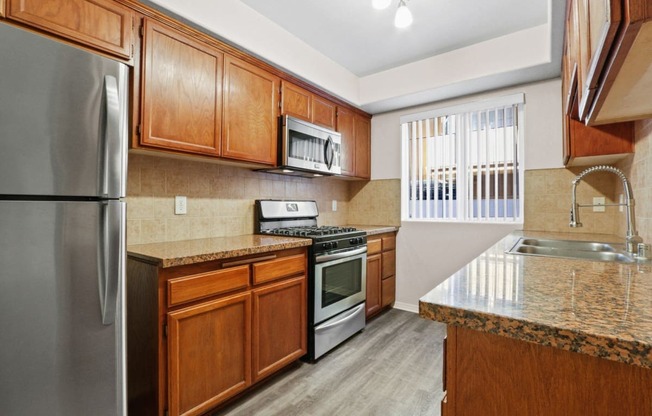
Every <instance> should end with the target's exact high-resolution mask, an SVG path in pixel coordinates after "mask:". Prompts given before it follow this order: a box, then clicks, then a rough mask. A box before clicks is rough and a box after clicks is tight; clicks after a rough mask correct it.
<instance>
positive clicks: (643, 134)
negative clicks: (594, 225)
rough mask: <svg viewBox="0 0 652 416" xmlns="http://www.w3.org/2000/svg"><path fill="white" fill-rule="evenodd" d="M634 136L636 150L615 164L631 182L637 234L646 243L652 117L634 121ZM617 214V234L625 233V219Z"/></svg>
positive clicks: (650, 239) (649, 238) (650, 220)
mask: <svg viewBox="0 0 652 416" xmlns="http://www.w3.org/2000/svg"><path fill="white" fill-rule="evenodd" d="M635 138H636V142H635V149H636V152H635V153H634V155H632V156H629V157H628V158H627V159H626V160H624V161H623V162H621V163H619V164H618V165H617V166H618V167H619V168H621V169H623V171H624V172H625V174H626V175H627V177H628V178H629V180H630V182H631V184H632V190H633V192H634V199H635V201H636V205H635V207H636V225H637V228H638V232H639V235H640V236H641V237H642V238H643V240H644V241H645V242H646V243H652V160H651V159H650V156H651V155H652V119H647V120H641V121H637V122H636V129H635ZM619 192H620V191H619ZM619 215H620V216H621V218H620V219H619V220H618V221H617V226H618V228H619V234H620V235H625V231H626V228H625V224H626V221H625V219H624V218H622V215H623V214H619Z"/></svg>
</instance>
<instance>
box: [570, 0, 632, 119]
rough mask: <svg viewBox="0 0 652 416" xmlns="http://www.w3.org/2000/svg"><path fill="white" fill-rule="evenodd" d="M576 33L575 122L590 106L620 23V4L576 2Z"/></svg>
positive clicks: (601, 0)
mask: <svg viewBox="0 0 652 416" xmlns="http://www.w3.org/2000/svg"><path fill="white" fill-rule="evenodd" d="M576 1H577V13H578V16H577V17H578V22H579V26H578V30H579V33H578V35H579V74H578V76H579V91H578V94H579V96H578V104H579V117H580V118H579V119H580V120H584V118H585V117H586V115H587V114H588V112H589V109H590V108H591V106H592V102H593V98H594V96H595V91H596V89H597V87H598V82H599V81H600V78H601V76H602V72H603V68H604V66H605V62H606V61H607V57H608V56H609V53H610V51H611V47H612V45H613V43H614V40H615V38H616V32H617V30H618V26H619V25H620V23H621V21H622V17H623V16H622V5H621V3H622V2H621V0H597V1H596V0H576Z"/></svg>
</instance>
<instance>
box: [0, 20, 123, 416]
mask: <svg viewBox="0 0 652 416" xmlns="http://www.w3.org/2000/svg"><path fill="white" fill-rule="evenodd" d="M127 84H128V68H127V67H126V66H125V65H124V64H121V63H119V62H116V61H113V60H111V59H107V58H104V57H101V56H99V55H95V54H92V53H89V52H86V51H84V50H81V49H78V48H75V47H72V46H68V45H65V44H62V43H59V42H57V41H54V40H51V39H47V38H45V37H42V36H39V35H36V34H34V33H30V32H28V31H25V30H22V29H19V28H16V27H12V26H9V25H7V24H4V23H0V414H2V415H66V416H74V415H125V414H126V413H127V411H126V398H125V396H126V393H125V392H126V381H125V378H126V377H125V372H126V371H125V367H126V365H125V362H126V348H125V328H124V326H125V316H124V315H125V312H124V285H125V280H124V279H125V215H126V210H125V202H124V201H123V200H122V198H123V197H124V196H125V188H126V185H125V182H126V164H127V158H126V146H127V140H126V137H127V134H126V133H127V115H128V112H127V94H128V89H127V88H128V85H127Z"/></svg>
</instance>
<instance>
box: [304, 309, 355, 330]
mask: <svg viewBox="0 0 652 416" xmlns="http://www.w3.org/2000/svg"><path fill="white" fill-rule="evenodd" d="M364 307H365V304H364V303H361V304H360V305H358V306H356V307H354V308H352V309H351V310H350V311H348V313H347V314H346V315H345V316H343V317H342V319H338V320H337V321H335V322H329V323H327V324H326V325H320V326H317V327H315V331H323V330H324V329H328V328H332V327H334V326H338V325H341V324H343V323H344V322H346V321H350V320H351V319H353V318H355V316H356V315H357V314H358V313H359V312H360V310H361V309H364Z"/></svg>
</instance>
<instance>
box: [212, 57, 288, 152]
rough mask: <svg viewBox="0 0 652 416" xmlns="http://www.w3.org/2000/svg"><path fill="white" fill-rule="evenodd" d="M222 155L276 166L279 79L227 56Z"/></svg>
mask: <svg viewBox="0 0 652 416" xmlns="http://www.w3.org/2000/svg"><path fill="white" fill-rule="evenodd" d="M224 67H225V69H224V126H223V133H222V156H224V157H228V158H232V159H237V160H243V161H249V162H257V163H264V164H268V165H274V164H275V163H276V147H277V142H278V137H277V135H278V119H277V118H278V102H279V99H278V92H279V83H280V78H278V77H277V76H275V75H272V74H270V73H269V72H267V71H265V70H263V69H261V68H258V67H256V66H254V65H251V64H249V63H247V62H244V61H242V60H240V59H238V58H235V57H232V56H229V55H227V56H226V57H225V64H224Z"/></svg>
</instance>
